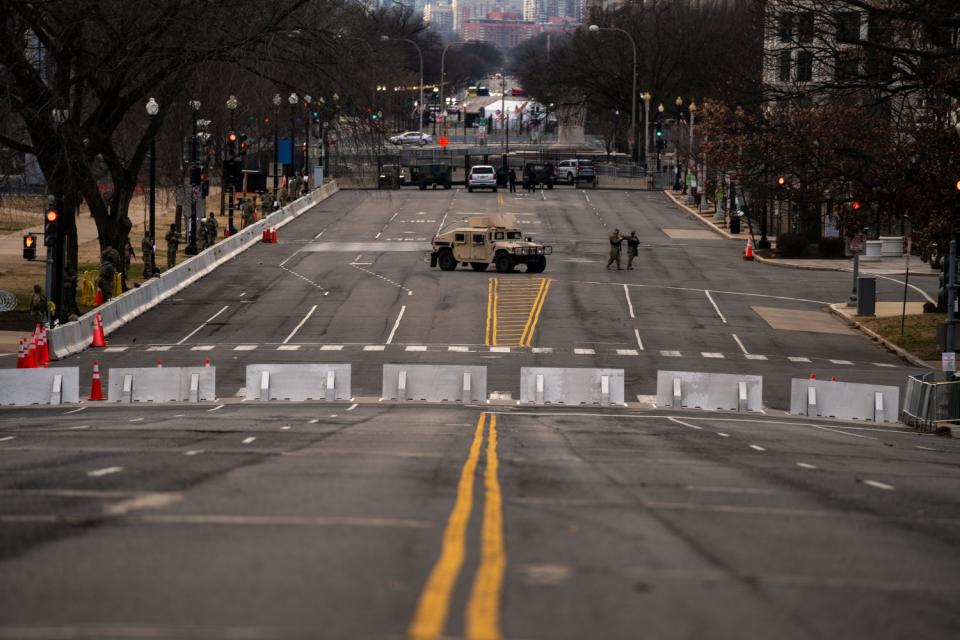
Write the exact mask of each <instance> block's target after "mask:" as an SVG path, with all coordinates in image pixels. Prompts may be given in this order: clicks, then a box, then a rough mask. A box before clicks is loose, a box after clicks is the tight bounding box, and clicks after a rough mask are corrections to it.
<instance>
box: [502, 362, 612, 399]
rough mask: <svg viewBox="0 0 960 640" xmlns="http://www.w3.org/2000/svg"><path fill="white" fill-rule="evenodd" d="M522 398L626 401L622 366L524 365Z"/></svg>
mask: <svg viewBox="0 0 960 640" xmlns="http://www.w3.org/2000/svg"><path fill="white" fill-rule="evenodd" d="M520 402H521V403H533V404H565V405H580V404H596V405H601V406H609V405H623V404H624V402H623V369H580V368H577V369H574V368H563V367H521V369H520Z"/></svg>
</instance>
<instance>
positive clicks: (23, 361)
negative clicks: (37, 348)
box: [17, 340, 27, 369]
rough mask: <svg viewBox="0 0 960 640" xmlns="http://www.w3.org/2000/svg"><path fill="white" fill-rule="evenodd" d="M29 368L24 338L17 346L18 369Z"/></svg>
mask: <svg viewBox="0 0 960 640" xmlns="http://www.w3.org/2000/svg"><path fill="white" fill-rule="evenodd" d="M26 368H27V354H26V352H25V351H24V349H23V340H21V341H20V345H19V346H18V347H17V369H26Z"/></svg>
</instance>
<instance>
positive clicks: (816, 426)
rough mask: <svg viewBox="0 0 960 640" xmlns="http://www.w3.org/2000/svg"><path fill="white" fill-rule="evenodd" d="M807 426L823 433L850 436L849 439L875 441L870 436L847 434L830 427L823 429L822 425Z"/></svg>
mask: <svg viewBox="0 0 960 640" xmlns="http://www.w3.org/2000/svg"><path fill="white" fill-rule="evenodd" d="M807 426H808V427H813V428H814V429H822V430H823V431H832V432H834V433H839V434H842V435H845V436H850V437H851V438H863V439H865V440H876V438H874V437H872V436H864V435H860V434H859V433H847V432H846V431H841V430H840V429H831V428H830V427H824V426H823V425H819V424H810V425H807Z"/></svg>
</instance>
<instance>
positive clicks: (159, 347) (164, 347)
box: [147, 345, 170, 351]
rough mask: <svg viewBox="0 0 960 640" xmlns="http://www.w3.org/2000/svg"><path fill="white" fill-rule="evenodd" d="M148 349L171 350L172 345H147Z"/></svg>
mask: <svg viewBox="0 0 960 640" xmlns="http://www.w3.org/2000/svg"><path fill="white" fill-rule="evenodd" d="M147 351H170V345H162V346H155V347H147Z"/></svg>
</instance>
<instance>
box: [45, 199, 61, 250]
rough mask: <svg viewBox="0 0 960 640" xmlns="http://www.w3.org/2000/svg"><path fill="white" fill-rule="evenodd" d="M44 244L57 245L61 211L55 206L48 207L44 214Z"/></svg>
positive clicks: (48, 245) (47, 245)
mask: <svg viewBox="0 0 960 640" xmlns="http://www.w3.org/2000/svg"><path fill="white" fill-rule="evenodd" d="M43 217H44V220H45V222H44V226H43V244H44V246H46V247H56V246H57V235H58V233H59V228H60V213H59V212H58V211H57V210H56V208H54V207H48V208H47V212H46V213H45V214H44V216H43Z"/></svg>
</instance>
